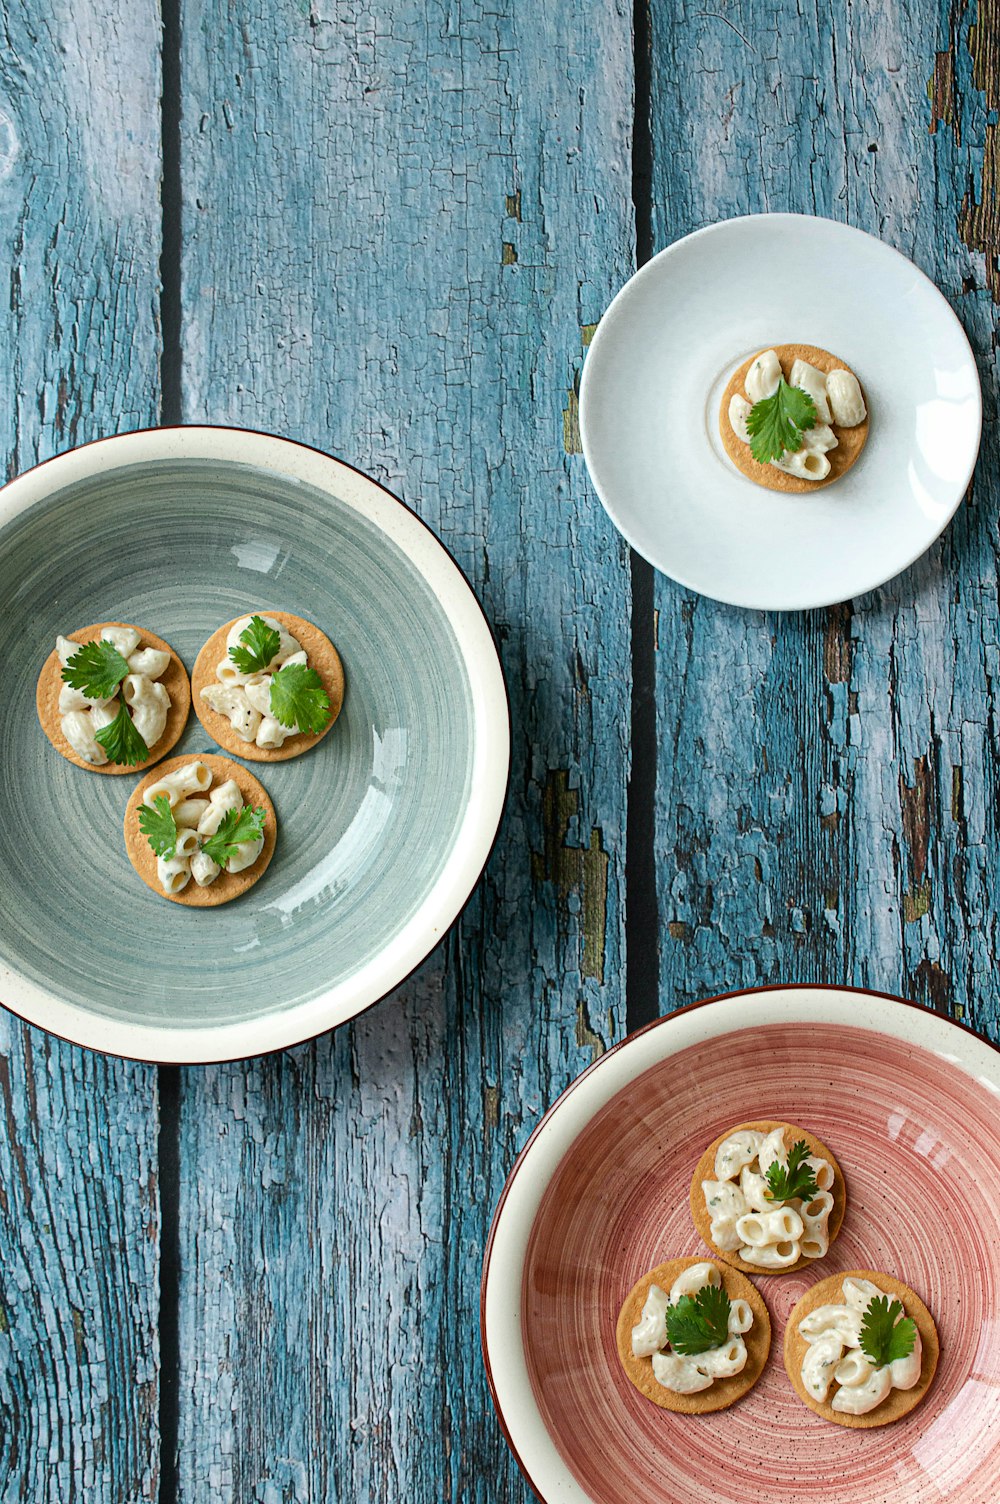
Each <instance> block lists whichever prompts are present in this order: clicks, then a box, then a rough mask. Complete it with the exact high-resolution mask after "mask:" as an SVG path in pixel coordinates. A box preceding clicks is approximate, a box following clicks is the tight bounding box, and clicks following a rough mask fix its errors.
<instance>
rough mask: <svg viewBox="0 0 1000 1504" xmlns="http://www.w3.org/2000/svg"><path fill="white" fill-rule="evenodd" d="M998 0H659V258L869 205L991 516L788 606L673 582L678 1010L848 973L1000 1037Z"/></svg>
mask: <svg viewBox="0 0 1000 1504" xmlns="http://www.w3.org/2000/svg"><path fill="white" fill-rule="evenodd" d="M994 10H995V7H992V6H990V5H987V6H985V7H983V6H980V7H979V30H978V31H977V32H976V33H975V34H973V27H972V23H973V21H974V20H975V15H976V11H975V8H969V9H966V8H965V7H964V6H962V5H961V4H959V3H956V4H955V5H954V7H953V8H952V16H951V20H950V22H949V23H948V25H947V27H946V29H945V30H939V25H940V23H939V21H938V15H937V12H936V11H935V10H932V9H929V8H927V7H926V6H923V5H921V4H911V3H895V4H893V5H890V6H889V8H888V9H886V8H884V7H882V8H880V9H878V10H865V9H863V8H862V9H858V8H857V7H855V8H852V9H851V10H849V11H848V12H846V13H842V12H840V11H837V12H833V11H829V10H823V9H822V8H816V7H807V9H806V10H804V11H802V10H800V11H797V12H795V13H794V14H793V13H789V14H787V15H785V14H784V13H783V15H782V17H781V24H780V26H776V24H775V14H774V9H773V7H771V8H770V9H769V8H768V7H767V6H766V5H764V4H760V3H758V0H746V3H744V4H742V5H741V6H740V9H739V14H738V16H737V15H734V16H733V18H732V19H727V18H726V17H723V16H721V15H717V14H709V13H706V12H702V11H695V10H693V9H692V8H691V7H690V6H689V5H684V6H681V7H677V6H674V5H672V4H668V3H667V0H654V3H653V7H652V22H653V42H654V46H653V78H652V114H653V120H652V127H653V138H654V157H655V161H654V201H655V202H654V231H655V239H656V245H657V248H660V247H661V246H663V245H665V244H666V243H668V242H669V241H672V240H674V239H675V238H677V237H678V236H680V235H683V234H685V233H687V232H688V231H690V230H693V229H695V228H697V227H699V226H701V225H704V224H707V223H709V222H710V221H713V220H716V219H720V218H724V217H727V216H730V215H734V214H746V213H751V212H756V211H760V210H796V211H800V212H805V213H818V214H825V215H828V216H830V217H832V218H835V219H843V220H847V221H848V222H850V223H851V224H855V225H857V226H859V227H860V228H861V229H865V230H868V231H870V232H872V233H874V234H876V235H879V236H880V237H881V238H883V239H884V240H886V241H888V242H889V243H890V244H892V245H894V246H896V247H898V249H900V250H901V251H903V252H904V253H905V254H906V255H908V256H910V257H912V258H913V259H914V260H915V261H916V263H917V265H918V266H920V267H922V268H923V270H924V271H926V272H927V273H928V275H929V276H931V277H932V278H933V279H934V280H935V281H936V282H937V283H938V285H939V286H940V287H941V288H942V290H943V291H944V293H945V294H946V296H947V297H948V298H949V299H950V300H951V302H952V305H953V306H954V307H955V309H956V311H957V312H958V314H959V316H960V318H961V319H962V321H963V323H964V324H965V327H966V329H967V330H968V332H969V334H970V337H971V339H972V341H973V344H974V346H975V348H976V351H977V354H978V357H979V362H980V371H981V375H982V379H983V385H984V397H985V431H984V443H983V450H982V454H981V457H980V462H979V468H978V470H977V473H976V476H975V479H974V481H973V484H972V487H971V490H970V494H969V497H968V499H967V502H966V504H965V505H964V506H963V507H962V509H961V510H960V512H959V514H958V517H957V518H956V520H955V522H954V523H953V524H952V526H951V527H950V528H949V530H948V532H947V533H946V535H945V537H944V538H943V539H942V540H941V541H940V542H939V543H938V544H937V545H936V546H935V547H934V548H933V549H932V550H931V551H930V553H929V554H928V555H927V556H926V557H925V558H924V559H923V560H921V561H920V562H919V563H918V564H917V565H916V566H915V567H914V568H913V569H911V570H909V571H908V572H907V573H906V574H904V575H903V576H901V577H900V578H899V579H897V580H894V581H892V582H891V583H890V584H889V585H887V586H885V587H884V588H883V589H881V590H879V591H876V592H874V593H872V594H871V595H868V596H865V597H864V598H862V599H860V600H857V601H855V602H853V603H849V604H846V605H843V606H839V607H835V608H832V609H830V610H828V611H823V612H815V613H811V614H808V615H790V616H777V615H772V616H765V615H762V614H760V613H753V612H744V611H737V610H733V609H731V608H729V607H725V606H720V605H716V604H715V603H713V602H711V601H706V600H702V599H699V598H697V597H694V596H692V595H690V594H688V593H687V592H685V591H683V590H681V589H680V588H678V587H676V586H674V585H673V584H672V583H671V582H669V581H667V580H663V579H660V580H658V583H657V590H656V602H655V609H656V613H657V615H656V621H655V630H656V631H657V634H658V648H657V655H656V657H657V674H658V687H657V699H658V705H659V745H660V759H659V765H658V796H657V807H658V820H657V835H656V841H657V859H658V871H659V875H660V886H659V904H660V935H661V989H662V1007H663V1008H664V1009H667V1008H669V1007H672V1006H674V1005H675V1004H677V1003H681V1002H686V1001H689V1000H690V999H692V998H696V997H700V996H703V995H705V994H709V993H713V992H717V991H719V990H721V989H726V988H732V987H737V986H740V985H743V984H753V983H760V982H779V981H798V980H803V981H820V980H830V981H845V982H854V983H859V984H863V985H871V986H874V987H881V988H885V989H888V990H891V991H895V992H901V993H903V994H905V995H908V996H911V997H915V998H917V999H919V1000H921V1001H923V1002H926V1003H928V1004H930V1005H931V1006H933V1007H935V1008H938V1009H942V1010H947V1011H950V1012H952V1013H953V1014H954V1015H955V1016H956V1017H960V1018H965V1019H966V1020H967V1021H968V1022H970V1023H972V1024H973V1025H975V1026H976V1027H978V1028H980V1029H982V1030H983V1031H984V1032H986V1033H987V1034H988V1035H989V1036H990V1037H992V1038H996V1037H997V1029H998V1021H1000V1010H998V1004H997V999H996V989H995V985H994V966H993V960H992V958H993V956H994V955H995V952H996V943H997V932H996V917H995V915H996V900H997V876H996V851H997V827H996V775H995V765H996V763H995V756H994V746H995V736H996V730H995V711H994V701H993V692H994V691H993V686H994V683H995V680H996V663H997V641H998V605H997V542H996V523H995V517H996V505H997V495H996V481H995V476H996V474H997V459H998V455H997V436H996V361H995V350H994V346H995V343H996V308H995V305H994V302H993V298H992V297H991V286H993V285H994V284H995V280H996V273H995V266H996V252H997V248H998V241H997V236H996V233H995V226H996V224H997V223H1000V213H998V207H997V201H996V194H997V192H998V184H997V179H996V176H995V174H994V170H993V156H992V153H993V151H994V147H993V144H992V143H993V140H994V135H993V133H994V127H993V126H992V125H989V124H988V111H989V109H990V108H991V106H992V107H993V108H995V105H996V100H997V98H998V97H1000V91H998V88H997V78H998V73H997V64H996V58H997V56H998V55H1000V52H998V22H997V19H996V16H995V15H994ZM987 39H988V45H987ZM970 45H971V46H972V47H973V52H970ZM974 59H975V61H974ZM984 60H986V61H984ZM976 70H978V74H976ZM974 74H976V76H973V75H974ZM970 183H971V184H972V185H973V186H972V188H971V189H970V187H969V185H970ZM970 194H971V195H973V196H974V198H975V202H976V204H977V205H978V207H977V208H976V209H975V210H974V211H973V209H972V208H971V207H970V205H971V204H972V202H973V199H972V198H970ZM962 235H964V236H965V239H966V241H968V245H967V244H964V243H963V240H962ZM970 246H971V247H972V249H970V248H969V247H970ZM983 251H985V263H984V255H983V254H981V252H983Z"/></svg>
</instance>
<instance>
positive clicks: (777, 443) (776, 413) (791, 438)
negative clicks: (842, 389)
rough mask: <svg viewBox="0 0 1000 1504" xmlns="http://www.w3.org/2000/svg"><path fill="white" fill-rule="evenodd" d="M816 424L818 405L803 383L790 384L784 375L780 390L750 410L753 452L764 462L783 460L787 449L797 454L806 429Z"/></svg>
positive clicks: (748, 421)
mask: <svg viewBox="0 0 1000 1504" xmlns="http://www.w3.org/2000/svg"><path fill="white" fill-rule="evenodd" d="M815 426H816V404H815V402H814V401H813V399H812V398H811V397H810V395H809V393H808V392H806V391H803V389H802V387H800V386H789V385H788V382H787V381H786V380H785V378H784V376H782V377H781V378H780V379H779V381H778V389H777V391H776V392H774V393H773V394H772V395H771V396H770V397H762V398H761V400H760V401H759V402H755V403H754V405H753V407H752V408H751V409H750V411H749V412H748V413H747V433H748V434H749V435H750V453H751V454H752V455H753V457H754V459H755V460H757V461H759V463H760V464H762V465H767V464H769V463H770V461H771V460H780V459H781V456H782V455H783V454H784V453H785V451H786V450H787V451H788V453H789V454H796V453H797V452H798V451H799V450H800V449H801V448H802V444H803V438H802V435H803V433H804V432H805V430H806V429H809V428H814V427H815Z"/></svg>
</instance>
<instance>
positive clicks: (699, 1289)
mask: <svg viewBox="0 0 1000 1504" xmlns="http://www.w3.org/2000/svg"><path fill="white" fill-rule="evenodd" d="M617 1340H618V1356H619V1357H620V1359H621V1361H622V1366H623V1367H624V1369H625V1372H626V1373H627V1374H628V1376H629V1379H630V1380H631V1381H632V1383H633V1384H634V1385H635V1387H636V1389H638V1390H639V1392H640V1393H641V1394H644V1395H645V1396H646V1398H647V1399H650V1400H652V1401H653V1404H654V1405H659V1406H660V1407H661V1409H664V1410H679V1411H682V1412H683V1413H685V1414H688V1415H701V1414H707V1413H708V1412H709V1411H713V1410H725V1409H727V1408H728V1407H729V1406H730V1405H733V1404H735V1403H736V1401H737V1400H738V1399H741V1398H742V1397H743V1395H745V1394H746V1393H747V1391H748V1390H749V1389H752V1388H753V1386H754V1384H756V1382H757V1380H758V1379H759V1378H760V1376H761V1373H762V1372H763V1369H764V1364H765V1363H766V1362H767V1355H768V1353H769V1351H770V1349H771V1320H770V1317H769V1316H768V1313H767V1306H766V1305H765V1304H764V1300H763V1297H762V1296H761V1294H760V1292H759V1291H758V1290H756V1289H755V1288H754V1286H753V1285H752V1284H751V1283H750V1281H749V1280H748V1279H744V1278H743V1276H742V1274H737V1273H736V1271H735V1270H734V1269H720V1268H719V1266H718V1264H713V1263H710V1262H709V1261H707V1260H699V1259H669V1260H668V1261H667V1262H666V1263H665V1264H659V1265H657V1267H656V1268H655V1269H652V1270H650V1272H649V1273H648V1274H644V1275H643V1277H642V1279H641V1280H639V1282H638V1284H636V1285H634V1286H633V1287H632V1289H631V1290H630V1291H629V1293H628V1295H627V1296H626V1297H625V1303H624V1305H623V1306H622V1308H621V1312H620V1314H619V1317H618V1329H617Z"/></svg>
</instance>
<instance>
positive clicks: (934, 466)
mask: <svg viewBox="0 0 1000 1504" xmlns="http://www.w3.org/2000/svg"><path fill="white" fill-rule="evenodd" d="M791 343H804V344H811V345H818V346H820V347H821V348H823V349H826V350H830V351H832V352H833V353H834V354H836V355H839V356H840V357H841V358H842V359H843V360H845V361H846V362H847V364H848V365H849V366H850V367H851V368H852V369H853V370H854V371H856V372H857V374H858V376H859V378H860V379H861V382H862V384H863V386H864V387H865V389H866V391H867V393H868V397H869V406H870V410H871V430H870V433H869V438H868V443H867V445H866V447H865V450H864V452H863V454H862V455H861V458H860V459H859V460H858V462H857V463H856V464H855V466H854V467H853V468H852V469H851V470H850V471H849V472H848V474H847V475H846V476H844V477H843V478H842V479H841V480H839V481H837V482H836V483H835V484H834V485H831V486H828V487H824V488H823V489H822V490H820V491H817V492H816V493H815V494H814V495H808V494H807V495H786V494H784V493H781V492H777V491H767V490H764V489H763V488H762V487H760V486H757V485H755V484H754V483H753V482H752V481H750V480H748V479H747V478H746V477H745V476H743V475H741V474H740V473H739V471H737V469H736V468H735V466H734V465H733V463H732V461H731V460H730V459H729V458H728V456H727V455H726V453H725V450H724V449H723V447H722V443H721V440H720V438H719V430H718V420H719V406H720V399H721V395H722V392H723V390H724V388H725V385H726V382H727V381H728V379H729V377H730V375H731V374H732V372H733V371H734V370H735V369H736V367H737V366H738V365H739V364H740V363H741V362H742V361H743V360H745V359H746V358H747V357H748V356H749V355H752V354H753V353H754V352H755V351H757V350H760V349H762V348H765V347H766V346H769V345H776V344H791ZM981 424H982V394H981V392H980V386H979V378H978V375H977V372H976V363H975V359H974V357H973V354H972V351H971V349H970V347H969V342H968V340H967V339H966V337H965V333H964V331H963V329H962V326H961V324H960V323H959V322H958V319H957V318H956V317H955V315H954V313H953V312H952V310H951V308H950V307H949V305H948V303H947V302H946V300H945V299H944V298H943V297H942V295H941V293H940V292H939V291H938V290H937V288H936V287H935V286H934V284H933V283H932V282H930V281H929V280H928V279H927V277H925V276H924V274H923V272H921V271H918V270H917V268H916V267H915V266H914V265H913V263H912V262H910V261H908V260H907V259H906V258H905V256H901V255H900V254H899V252H898V251H894V250H892V249H891V248H890V247H889V246H887V245H884V244H883V243H882V242H881V241H879V240H875V239H874V238H873V237H872V236H870V235H866V234H864V233H863V232H862V231H860V230H855V229H852V228H850V227H849V226H848V225H843V224H838V223H835V222H834V221H833V220H828V219H815V218H811V217H809V216H806V215H797V214H760V215H751V216H748V217H747V218H745V219H731V220H726V221H724V222H723V223H721V224H717V225H711V226H710V227H709V228H708V229H705V230H699V231H698V232H697V233H696V234H694V235H688V236H686V237H685V238H684V239H683V240H679V241H677V242H676V244H674V245H672V246H669V247H668V248H667V249H666V250H665V251H661V252H660V254H659V255H658V256H655V257H654V258H653V260H652V261H650V262H649V263H648V265H646V266H644V267H643V268H642V269H641V271H639V272H638V273H637V274H636V275H635V276H634V277H633V278H632V279H631V281H629V282H628V283H626V285H625V287H624V288H622V290H621V292H620V293H619V294H618V296H617V297H616V298H615V300H614V302H613V303H612V304H611V306H610V308H609V309H608V311H607V313H606V314H605V315H604V318H603V319H602V320H601V323H600V325H599V326H598V329H597V333H596V335H595V336H594V339H593V342H592V344H591V346H590V350H589V352H588V354H587V360H586V364H585V366H584V372H583V382H582V386H581V390H580V429H581V434H582V438H583V452H584V455H585V457H586V461H587V465H588V468H589V470H590V474H591V477H592V479H593V482H594V485H595V487H596V488H597V493H598V495H599V496H600V498H601V500H602V502H603V503H604V506H605V507H606V509H607V511H608V513H609V515H610V516H611V519H612V521H613V522H614V523H615V526H616V527H618V528H619V530H620V531H621V532H622V533H623V534H624V536H625V537H626V538H627V539H628V541H629V543H631V544H632V546H633V548H635V549H637V550H638V552H639V553H641V554H642V555H643V556H644V557H645V558H647V559H648V560H649V561H650V563H652V564H654V565H655V566H656V568H657V569H659V570H662V572H663V573H664V574H667V575H670V576H671V578H673V579H675V580H677V581H678V582H679V583H680V584H682V585H685V586H687V587H688V588H690V589H693V590H697V591H699V592H700V593H701V594H702V595H708V596H713V597H714V598H715V599H717V600H720V601H726V602H729V603H730V604H732V605H736V606H751V607H759V608H762V609H769V610H780V611H788V610H796V609H803V608H807V607H813V606H825V605H830V604H832V603H833V602H835V601H841V600H848V599H850V598H851V597H853V596H857V595H861V594H863V593H864V592H865V591H866V590H871V589H873V588H874V587H875V586H876V585H880V584H882V583H884V582H885V581H886V580H888V579H891V578H892V576H893V575H896V574H899V573H900V571H901V570H903V569H906V568H907V566H908V565H910V564H912V563H913V561H914V560H915V559H917V558H919V556H920V555H921V554H922V553H924V551H925V550H926V549H927V548H928V547H929V546H930V544H931V543H933V541H934V539H935V538H937V537H938V535H939V534H940V533H941V532H942V530H943V529H944V528H945V527H946V525H947V523H948V522H949V520H950V519H951V517H952V516H953V515H954V513H955V510H956V508H957V507H958V505H959V503H960V502H961V500H962V497H963V496H964V495H965V492H966V490H967V488H968V485H969V481H970V479H971V476H972V471H973V467H974V465H975V462H976V455H977V453H978V450H979V437H980V428H981Z"/></svg>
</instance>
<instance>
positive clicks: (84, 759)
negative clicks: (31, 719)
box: [35, 621, 191, 774]
mask: <svg viewBox="0 0 1000 1504" xmlns="http://www.w3.org/2000/svg"><path fill="white" fill-rule="evenodd" d="M35 703H36V706H37V709H38V719H39V721H40V722H41V726H42V730H43V731H44V732H45V735H46V736H47V737H48V739H49V741H50V742H51V743H52V745H53V747H55V749H56V751H57V752H58V753H60V755H61V756H62V757H65V759H66V761H67V762H71V763H73V764H74V766H75V767H78V768H86V769H88V771H90V772H92V773H111V774H116V773H118V774H120V773H135V772H138V771H139V770H141V769H142V768H147V767H149V766H150V764H151V763H154V762H158V761H159V759H160V758H161V757H165V756H166V754H167V753H168V752H169V751H170V749H171V747H173V746H174V745H175V743H176V742H177V739H178V737H179V736H180V734H181V732H182V731H183V730H184V726H185V723H186V721H187V718H188V713H189V711H190V709H191V686H190V684H189V683H188V676H187V671H186V670H185V668H184V665H183V663H182V662H181V660H180V659H179V658H178V656H177V654H176V653H175V652H174V650H173V648H172V647H171V646H170V644H169V643H168V642H164V641H163V639H162V638H160V637H155V636H154V635H153V633H152V632H147V631H146V630H145V628H143V627H133V626H130V625H129V624H128V623H126V622H120V621H102V622H97V623H96V625H94V626H92V627H81V628H79V629H78V630H77V631H75V632H71V633H70V634H69V635H68V636H66V637H63V636H61V635H60V636H58V637H57V638H56V645H55V648H54V650H53V652H51V653H50V654H49V656H48V658H47V659H46V660H45V663H44V665H43V667H42V672H41V675H40V676H39V680H38V689H37V691H36V695H35Z"/></svg>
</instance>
